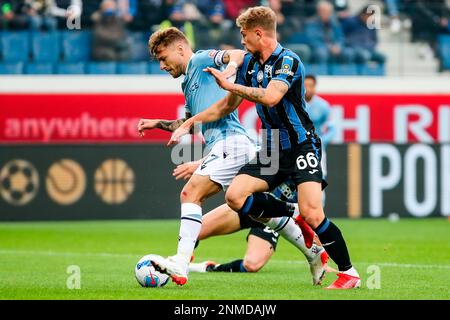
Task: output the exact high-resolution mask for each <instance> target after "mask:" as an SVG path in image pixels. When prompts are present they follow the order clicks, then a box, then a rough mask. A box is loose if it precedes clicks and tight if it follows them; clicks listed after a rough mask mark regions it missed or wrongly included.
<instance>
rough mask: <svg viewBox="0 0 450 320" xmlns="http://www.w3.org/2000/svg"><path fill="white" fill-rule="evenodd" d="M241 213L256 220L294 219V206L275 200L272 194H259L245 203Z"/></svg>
mask: <svg viewBox="0 0 450 320" xmlns="http://www.w3.org/2000/svg"><path fill="white" fill-rule="evenodd" d="M239 211H240V213H242V214H245V215H251V216H253V217H255V218H273V217H292V214H293V213H294V206H293V205H292V204H291V203H287V202H284V201H281V200H279V199H277V198H275V197H274V196H273V195H271V194H270V193H262V192H257V193H253V194H252V195H250V196H249V197H248V198H247V200H245V202H244V206H243V207H242V208H241V209H240V210H239Z"/></svg>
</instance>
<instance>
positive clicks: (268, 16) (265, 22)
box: [236, 6, 277, 32]
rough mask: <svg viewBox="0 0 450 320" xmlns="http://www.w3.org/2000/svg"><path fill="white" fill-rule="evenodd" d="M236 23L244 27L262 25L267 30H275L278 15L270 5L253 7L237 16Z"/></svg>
mask: <svg viewBox="0 0 450 320" xmlns="http://www.w3.org/2000/svg"><path fill="white" fill-rule="evenodd" d="M236 25H237V26H238V27H239V28H244V29H254V28H256V27H260V28H262V29H264V30H266V31H273V32H275V31H276V29H277V15H276V14H275V12H274V11H273V10H272V9H271V8H269V7H263V6H259V7H251V8H248V9H247V10H245V11H244V12H243V13H242V14H240V15H239V17H237V19H236Z"/></svg>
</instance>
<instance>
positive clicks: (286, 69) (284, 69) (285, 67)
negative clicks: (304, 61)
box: [275, 57, 294, 76]
mask: <svg viewBox="0 0 450 320" xmlns="http://www.w3.org/2000/svg"><path fill="white" fill-rule="evenodd" d="M292 62H293V59H292V58H291V57H284V58H283V62H282V65H281V69H278V70H276V71H275V74H276V75H278V74H285V75H288V76H293V75H294V73H293V72H292V71H291V68H292Z"/></svg>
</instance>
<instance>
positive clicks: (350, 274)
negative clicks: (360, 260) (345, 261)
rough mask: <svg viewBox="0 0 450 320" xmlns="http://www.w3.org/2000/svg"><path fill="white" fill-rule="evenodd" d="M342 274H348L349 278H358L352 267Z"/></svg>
mask: <svg viewBox="0 0 450 320" xmlns="http://www.w3.org/2000/svg"><path fill="white" fill-rule="evenodd" d="M343 273H345V274H348V275H349V276H353V277H357V278H359V274H358V271H356V269H355V268H354V267H351V268H350V269H348V270H347V271H344V272H343Z"/></svg>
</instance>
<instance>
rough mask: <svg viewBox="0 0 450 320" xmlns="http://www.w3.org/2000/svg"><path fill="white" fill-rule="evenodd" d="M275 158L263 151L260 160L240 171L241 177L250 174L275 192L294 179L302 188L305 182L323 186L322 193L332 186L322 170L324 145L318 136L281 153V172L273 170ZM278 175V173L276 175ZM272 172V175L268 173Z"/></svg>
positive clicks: (279, 159) (258, 158)
mask: <svg viewBox="0 0 450 320" xmlns="http://www.w3.org/2000/svg"><path fill="white" fill-rule="evenodd" d="M272 156H273V157H275V156H276V155H275V154H273V153H272V155H270V154H268V152H263V151H260V152H258V154H257V160H256V163H255V162H253V161H252V162H250V163H248V164H246V165H245V166H243V167H242V168H241V170H239V172H238V175H240V174H248V175H250V176H252V177H255V178H258V179H262V180H264V181H266V182H267V184H268V185H269V190H273V189H275V188H276V187H278V186H279V185H280V184H281V183H283V182H284V181H285V180H287V179H288V178H289V177H290V178H292V180H293V181H294V183H295V185H296V186H298V185H299V184H301V183H303V182H308V181H315V182H318V183H321V184H322V190H323V189H325V188H326V186H327V185H328V183H327V182H326V181H325V180H324V179H323V174H322V166H321V164H320V160H321V159H322V144H321V142H320V138H319V137H318V136H317V135H315V134H314V135H313V138H311V139H308V140H306V141H304V142H302V143H301V144H299V145H295V146H293V147H292V148H290V149H287V150H281V151H280V152H279V157H278V158H277V160H278V170H276V171H275V170H274V169H273V168H271V166H272V165H273V166H274V167H275V163H276V162H274V161H273V159H272ZM274 171H275V172H274ZM268 172H269V173H268Z"/></svg>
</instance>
